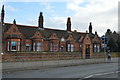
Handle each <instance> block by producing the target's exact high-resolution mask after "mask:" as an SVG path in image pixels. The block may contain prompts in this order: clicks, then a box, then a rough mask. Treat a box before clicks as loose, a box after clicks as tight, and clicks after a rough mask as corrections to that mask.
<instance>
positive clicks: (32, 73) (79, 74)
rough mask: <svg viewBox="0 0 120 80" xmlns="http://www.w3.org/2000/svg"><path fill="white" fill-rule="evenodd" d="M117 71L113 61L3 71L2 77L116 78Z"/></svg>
mask: <svg viewBox="0 0 120 80" xmlns="http://www.w3.org/2000/svg"><path fill="white" fill-rule="evenodd" d="M117 72H119V71H118V63H116V62H114V63H100V64H86V65H79V66H69V67H58V68H46V69H39V70H26V71H18V72H10V73H4V74H3V78H77V79H79V80H81V79H85V78H91V77H93V78H118V73H117ZM107 73H108V74H107ZM110 73H113V74H110ZM106 75H107V76H106Z"/></svg>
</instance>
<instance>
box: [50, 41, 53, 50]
mask: <svg viewBox="0 0 120 80" xmlns="http://www.w3.org/2000/svg"><path fill="white" fill-rule="evenodd" d="M52 45H53V44H52V43H50V51H53V46H52Z"/></svg>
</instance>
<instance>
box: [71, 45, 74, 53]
mask: <svg viewBox="0 0 120 80" xmlns="http://www.w3.org/2000/svg"><path fill="white" fill-rule="evenodd" d="M73 51H74V44H71V52H73Z"/></svg>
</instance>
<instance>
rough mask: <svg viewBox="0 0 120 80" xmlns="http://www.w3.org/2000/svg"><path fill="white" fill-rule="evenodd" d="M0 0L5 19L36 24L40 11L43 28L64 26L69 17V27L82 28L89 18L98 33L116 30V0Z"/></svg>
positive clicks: (24, 23)
mask: <svg viewBox="0 0 120 80" xmlns="http://www.w3.org/2000/svg"><path fill="white" fill-rule="evenodd" d="M33 1H34V2H33ZM3 4H4V5H5V22H8V23H12V22H13V19H16V21H17V24H23V25H34V26H37V25H38V17H39V13H40V12H43V15H44V27H46V28H54V29H62V30H66V22H67V17H71V22H72V31H74V30H77V31H79V32H86V30H88V26H89V23H90V22H92V25H93V33H94V32H95V31H97V32H98V34H99V35H100V36H102V35H103V34H104V33H105V32H106V30H107V29H111V30H112V31H118V0H20V1H18V0H10V1H9V0H3V1H2V0H1V2H0V7H2V5H3Z"/></svg>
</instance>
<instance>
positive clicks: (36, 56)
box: [2, 52, 82, 61]
mask: <svg viewBox="0 0 120 80" xmlns="http://www.w3.org/2000/svg"><path fill="white" fill-rule="evenodd" d="M81 58H82V54H81V53H80V52H6V53H4V55H2V60H3V61H27V60H28V61H29V60H67V59H81Z"/></svg>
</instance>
